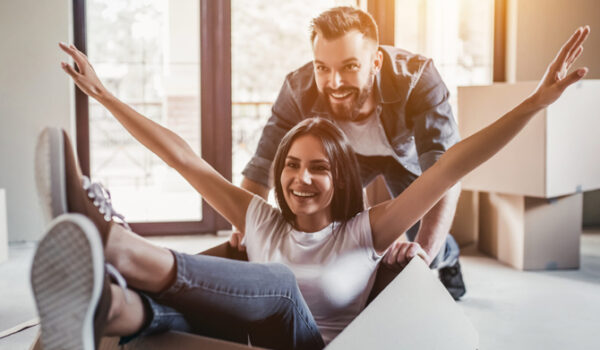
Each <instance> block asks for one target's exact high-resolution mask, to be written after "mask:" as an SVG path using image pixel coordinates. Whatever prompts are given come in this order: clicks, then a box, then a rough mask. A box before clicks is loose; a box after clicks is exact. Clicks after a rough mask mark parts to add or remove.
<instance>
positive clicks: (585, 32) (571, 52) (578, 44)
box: [567, 26, 590, 61]
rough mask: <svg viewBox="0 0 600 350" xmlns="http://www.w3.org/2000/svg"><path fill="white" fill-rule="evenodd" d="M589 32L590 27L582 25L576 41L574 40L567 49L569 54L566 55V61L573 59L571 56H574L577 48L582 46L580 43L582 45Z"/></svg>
mask: <svg viewBox="0 0 600 350" xmlns="http://www.w3.org/2000/svg"><path fill="white" fill-rule="evenodd" d="M589 34H590V27H589V26H585V27H583V29H582V30H581V33H580V35H579V37H578V38H577V41H575V44H573V46H572V47H571V49H570V50H569V55H568V56H567V61H569V60H570V61H573V59H572V58H573V57H574V56H575V54H576V52H577V50H579V48H581V47H583V46H581V45H583V42H584V41H585V40H586V39H587V37H588V35H589Z"/></svg>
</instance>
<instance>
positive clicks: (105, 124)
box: [74, 0, 231, 234]
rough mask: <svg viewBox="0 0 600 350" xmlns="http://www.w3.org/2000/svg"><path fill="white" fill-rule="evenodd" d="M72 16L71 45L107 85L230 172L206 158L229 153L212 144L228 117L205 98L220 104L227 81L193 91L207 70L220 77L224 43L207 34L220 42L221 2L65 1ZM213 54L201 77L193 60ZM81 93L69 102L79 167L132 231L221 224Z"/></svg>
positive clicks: (225, 133)
mask: <svg viewBox="0 0 600 350" xmlns="http://www.w3.org/2000/svg"><path fill="white" fill-rule="evenodd" d="M223 3H225V5H226V6H224V4H223ZM74 13H75V24H76V28H75V38H76V45H77V46H79V47H81V48H83V49H85V48H86V46H87V54H88V58H89V60H90V62H91V63H92V64H93V65H94V67H95V69H96V72H97V73H98V75H99V77H100V79H101V80H102V81H103V82H104V84H105V85H106V86H107V88H108V89H109V90H110V91H111V92H112V93H113V94H115V95H116V96H117V97H119V98H120V99H121V100H122V101H124V102H125V103H127V104H129V105H131V106H132V107H134V108H135V109H136V110H137V111H138V112H140V113H141V114H143V115H145V116H147V117H148V118H150V119H152V120H154V121H156V122H158V123H160V124H161V125H164V126H166V127H168V128H169V129H171V130H173V131H174V132H176V133H177V134H178V135H180V136H182V137H183V138H184V139H185V140H186V141H187V142H188V143H189V144H190V146H191V147H192V148H193V149H194V150H195V151H196V152H197V153H201V154H202V155H203V157H204V158H205V159H207V160H208V161H209V162H211V163H212V164H213V166H214V167H215V168H216V169H217V170H219V171H220V172H221V173H222V174H224V176H226V177H230V176H231V175H230V165H229V160H226V161H225V162H223V161H215V157H214V156H212V157H211V156H206V155H207V154H211V153H212V154H214V150H215V149H219V151H220V152H221V153H225V154H227V152H229V150H230V149H229V146H227V147H224V148H223V147H220V146H219V145H218V144H217V142H215V140H216V139H225V140H229V139H230V131H229V130H228V129H227V128H226V127H223V125H224V124H223V123H221V122H220V121H219V120H220V119H223V118H225V119H228V118H229V116H228V115H227V114H228V113H230V112H227V111H228V110H229V109H226V110H225V112H224V113H225V114H226V115H219V116H218V117H217V116H216V115H215V114H216V113H214V112H213V111H214V110H215V108H214V106H215V104H223V101H225V102H226V103H225V104H227V105H228V104H229V101H230V98H229V96H230V89H229V85H227V86H226V87H225V88H222V87H221V86H219V87H218V88H219V89H220V90H219V99H212V98H207V99H206V100H204V99H203V98H202V97H201V93H202V92H203V91H205V90H207V89H206V87H207V86H211V85H210V84H211V83H214V81H215V79H213V77H214V75H219V76H220V77H227V76H228V69H227V68H228V67H227V66H228V62H229V49H228V48H227V49H226V50H222V49H220V48H219V47H216V45H215V44H214V43H215V40H213V38H214V36H215V35H219V36H220V39H221V40H222V41H223V40H224V41H226V42H227V41H228V40H229V30H226V31H224V32H223V31H220V26H219V24H215V23H213V19H214V18H215V13H221V14H223V13H224V14H226V15H227V16H228V15H229V6H228V4H227V3H226V2H214V1H210V0H201V1H198V0H177V1H168V0H131V1H127V2H115V1H110V0H74ZM201 17H202V20H201ZM206 18H208V20H205V19H206ZM225 25H226V26H229V22H227V23H225ZM221 26H222V24H221ZM201 37H202V40H205V39H206V42H205V43H204V46H206V47H202V48H201V46H202V44H203V41H201ZM78 41H79V42H78ZM86 44H87V45H86ZM208 45H212V47H210V46H208ZM203 53H204V55H203ZM217 56H218V59H217V60H219V61H220V62H221V63H222V64H220V65H213V66H212V67H211V70H210V71H209V72H208V73H207V74H204V75H201V72H200V71H201V63H202V62H205V61H209V60H211V59H213V58H214V57H217ZM224 67H225V68H224ZM216 88H217V87H215V89H216ZM81 95H82V94H81V93H79V94H78V96H77V98H76V101H77V110H78V112H77V113H78V115H77V123H78V150H79V155H80V158H81V159H82V168H84V169H83V170H84V173H86V172H90V173H91V175H92V177H93V179H94V180H99V181H100V182H102V183H103V184H104V185H106V187H108V188H109V189H110V191H111V195H112V199H113V202H114V204H115V208H117V210H118V211H120V212H122V213H123V214H124V215H125V216H126V218H127V220H128V221H129V222H132V223H133V225H132V227H133V228H134V230H135V231H136V232H139V233H146V234H167V233H195V232H207V231H208V232H214V231H216V230H218V229H223V228H226V227H228V225H226V224H224V223H223V219H222V218H217V214H216V213H215V212H214V211H213V210H212V209H211V208H210V207H209V206H206V205H202V201H201V198H200V196H199V194H198V193H197V192H196V191H195V190H194V189H193V188H192V187H191V186H190V185H189V184H188V183H187V182H186V181H185V180H184V179H183V178H182V177H181V176H180V175H179V174H177V173H176V172H175V171H174V170H173V169H171V168H169V167H168V166H167V165H166V164H165V163H164V162H162V161H161V160H160V159H159V158H158V157H157V156H155V155H153V154H152V153H151V152H150V151H148V150H146V149H145V147H144V146H142V145H141V144H140V143H138V142H137V141H136V140H135V139H133V138H132V137H131V136H130V135H129V134H128V132H127V131H126V130H125V129H124V128H123V127H122V126H121V125H120V124H119V123H118V122H117V121H116V120H115V118H114V117H113V116H112V115H110V113H109V112H108V111H106V110H105V109H104V107H102V106H101V105H100V104H99V103H97V102H96V101H95V100H91V99H90V100H89V101H88V100H87V98H85V96H81ZM201 102H204V103H201ZM86 104H88V105H89V108H85V105H86ZM82 106H83V108H82ZM205 110H209V111H211V112H210V113H204V111H205ZM219 118H220V119H219ZM206 125H210V126H211V127H210V128H209V129H207V128H206V127H205V126H206ZM86 127H87V128H89V129H88V130H89V132H86ZM205 129H206V130H205ZM209 132H210V133H209ZM207 134H208V136H207ZM88 135H89V136H88ZM228 144H230V143H228ZM86 145H89V152H88V151H87V150H86V147H85V146H86ZM82 150H83V151H82ZM211 151H212V152H211ZM221 157H222V155H221ZM86 167H89V169H86Z"/></svg>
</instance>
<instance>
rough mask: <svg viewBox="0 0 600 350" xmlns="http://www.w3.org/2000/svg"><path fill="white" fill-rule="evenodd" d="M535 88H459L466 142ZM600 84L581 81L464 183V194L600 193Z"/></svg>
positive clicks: (550, 195)
mask: <svg viewBox="0 0 600 350" xmlns="http://www.w3.org/2000/svg"><path fill="white" fill-rule="evenodd" d="M536 85H537V82H522V83H514V84H493V85H490V86H470V87H459V88H458V120H459V123H458V126H459V130H460V133H461V136H462V137H463V138H466V137H468V136H470V135H472V134H473V133H475V132H477V131H478V130H480V129H482V128H483V127H485V126H487V125H489V124H491V123H492V122H494V121H495V120H497V119H498V118H499V117H501V116H502V115H503V114H505V113H506V112H508V111H509V110H511V109H512V108H514V107H515V106H516V105H517V104H518V103H519V102H521V101H522V100H523V99H524V98H526V97H527V96H528V95H529V94H531V92H533V90H534V89H535V87H536ZM599 96H600V80H583V81H581V82H579V83H577V84H575V85H573V86H571V87H569V88H568V89H567V90H566V91H565V93H564V94H563V96H562V97H561V98H560V99H559V100H558V101H556V102H555V103H554V104H552V105H550V106H549V107H548V108H546V109H544V110H542V111H540V112H539V113H538V115H537V116H536V117H535V118H534V119H533V120H532V121H531V122H530V123H529V125H527V126H526V127H525V129H524V130H523V131H522V132H521V133H520V134H519V135H517V136H516V137H515V139H514V140H512V141H511V143H510V144H508V145H507V146H506V147H505V148H504V149H503V150H501V151H500V152H499V153H498V154H496V155H495V156H494V157H492V158H491V159H490V160H488V161H487V162H486V163H484V164H482V165H481V166H480V167H479V168H477V169H476V170H474V171H473V172H472V173H471V174H469V175H467V176H466V177H465V178H464V179H463V180H462V186H463V189H467V190H474V191H486V192H496V193H507V194H518V195H525V196H531V197H540V198H553V197H558V196H563V195H567V194H572V193H576V192H582V191H590V190H596V189H600V162H597V161H595V159H596V158H597V154H596V152H597V150H599V149H600V137H598V130H600V109H599V108H598V106H597V105H598V97H599Z"/></svg>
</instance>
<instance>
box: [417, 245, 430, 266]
mask: <svg viewBox="0 0 600 350" xmlns="http://www.w3.org/2000/svg"><path fill="white" fill-rule="evenodd" d="M417 255H418V256H420V257H421V259H423V261H425V262H426V263H428V262H429V255H427V253H425V251H424V250H423V249H421V248H419V249H418V250H417Z"/></svg>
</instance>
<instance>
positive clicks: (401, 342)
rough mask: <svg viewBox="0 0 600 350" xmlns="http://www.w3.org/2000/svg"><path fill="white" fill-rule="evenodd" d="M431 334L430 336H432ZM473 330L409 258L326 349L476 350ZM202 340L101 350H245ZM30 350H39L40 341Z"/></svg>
mask: <svg viewBox="0 0 600 350" xmlns="http://www.w3.org/2000/svg"><path fill="white" fill-rule="evenodd" d="M432 330H434V331H432ZM478 344H479V336H478V334H477V331H476V330H475V328H474V327H473V325H472V324H471V322H470V321H469V320H468V319H467V317H466V316H465V314H464V312H463V311H462V309H461V308H460V306H458V305H457V304H456V302H455V301H454V300H453V299H452V297H451V296H450V294H448V292H447V291H446V288H445V287H444V286H443V285H442V284H441V282H440V281H439V279H438V278H437V277H436V275H435V274H433V273H432V271H431V270H430V269H429V267H427V266H426V265H425V263H424V262H423V260H421V259H418V258H417V259H413V260H412V261H411V262H410V263H409V264H408V265H407V266H406V268H405V269H404V270H403V271H402V272H401V273H400V274H399V275H398V277H396V279H394V280H393V281H392V282H391V283H390V284H389V285H388V287H387V288H386V289H384V290H383V292H381V294H379V296H378V297H377V298H376V299H375V300H373V302H371V304H369V306H368V307H367V308H366V309H365V310H363V312H362V313H361V314H360V315H358V317H357V318H356V319H354V321H353V322H352V323H350V325H349V326H348V327H347V328H346V329H345V330H344V331H343V332H342V333H341V334H340V335H339V336H338V337H336V338H335V339H334V340H333V341H332V342H331V343H330V344H329V345H328V346H327V348H326V349H329V350H338V349H339V350H341V349H344V350H346V349H422V350H428V349H432V350H433V349H461V350H463V349H476V348H477V347H478ZM248 348H249V347H248V346H245V345H241V344H237V343H231V342H225V341H221V340H217V339H211V338H207V337H202V336H197V335H191V334H184V333H177V332H167V333H164V334H160V335H155V336H151V337H146V338H140V339H137V340H135V341H133V342H131V343H130V344H128V345H126V346H122V347H119V346H118V340H117V338H103V340H102V344H101V346H100V350H117V349H123V350H137V349H140V350H141V349H145V350H162V349H165V350H166V349H181V350H186V349H190V350H191V349H194V350H195V349H220V350H235V349H248ZM32 349H33V350H41V346H40V344H39V341H38V340H36V342H35V343H34V345H33V347H32Z"/></svg>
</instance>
